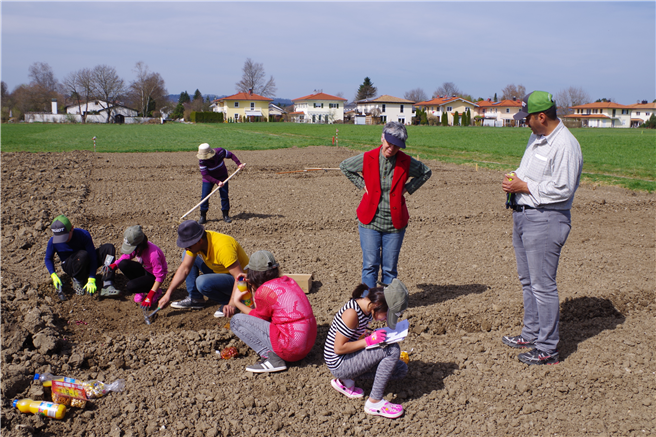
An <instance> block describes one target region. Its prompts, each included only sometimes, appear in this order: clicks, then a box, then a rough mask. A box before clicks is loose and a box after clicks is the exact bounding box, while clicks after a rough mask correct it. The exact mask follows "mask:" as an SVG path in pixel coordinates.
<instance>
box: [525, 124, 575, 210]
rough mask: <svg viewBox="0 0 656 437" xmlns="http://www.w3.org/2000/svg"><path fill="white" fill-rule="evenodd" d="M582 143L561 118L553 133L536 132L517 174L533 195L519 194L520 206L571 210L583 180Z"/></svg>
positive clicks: (529, 141) (530, 140) (527, 147)
mask: <svg viewBox="0 0 656 437" xmlns="http://www.w3.org/2000/svg"><path fill="white" fill-rule="evenodd" d="M582 169H583V155H582V154H581V146H580V145H579V142H578V141H577V140H576V138H574V135H572V134H571V132H570V131H569V129H567V128H566V127H565V125H564V124H563V122H562V121H561V122H560V123H559V124H558V126H556V128H555V129H554V130H553V132H551V133H550V134H549V135H546V136H545V135H536V134H532V135H531V137H530V138H529V140H528V145H527V146H526V151H525V152H524V156H523V157H522V162H521V163H520V164H519V168H518V169H517V170H515V174H516V175H517V177H518V178H519V179H521V180H523V181H524V182H526V184H527V185H528V190H529V191H530V194H521V193H517V194H516V195H515V202H516V203H517V204H518V205H526V206H532V207H534V208H544V209H555V210H569V209H571V208H572V202H574V193H575V192H576V189H577V188H578V187H579V183H580V182H581V171H582Z"/></svg>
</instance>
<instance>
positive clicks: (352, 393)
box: [330, 378, 364, 399]
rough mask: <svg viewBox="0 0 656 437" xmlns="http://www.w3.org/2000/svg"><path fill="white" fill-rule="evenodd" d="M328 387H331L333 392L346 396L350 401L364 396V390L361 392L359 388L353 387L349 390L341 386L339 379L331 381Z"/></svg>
mask: <svg viewBox="0 0 656 437" xmlns="http://www.w3.org/2000/svg"><path fill="white" fill-rule="evenodd" d="M330 385H332V386H333V388H334V389H335V390H337V391H338V392H340V393H341V394H343V395H344V396H346V397H347V398H351V399H357V398H361V397H362V396H364V390H362V389H361V388H359V387H356V386H353V387H351V388H348V387H347V386H345V385H344V384H342V381H340V380H339V379H337V378H335V379H333V380H332V381H330Z"/></svg>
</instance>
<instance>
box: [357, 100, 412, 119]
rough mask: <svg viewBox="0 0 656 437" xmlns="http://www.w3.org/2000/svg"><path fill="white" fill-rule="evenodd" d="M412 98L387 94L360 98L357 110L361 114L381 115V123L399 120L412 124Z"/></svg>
mask: <svg viewBox="0 0 656 437" xmlns="http://www.w3.org/2000/svg"><path fill="white" fill-rule="evenodd" d="M414 103H415V102H413V101H412V100H407V99H402V98H400V97H393V96H388V95H387V94H385V95H382V96H380V97H376V98H375V99H364V100H358V101H357V102H356V104H357V112H358V113H359V114H360V115H365V116H367V115H373V116H374V117H380V122H381V123H387V122H388V121H398V122H399V123H403V124H412V115H413V114H412V105H413V104H414Z"/></svg>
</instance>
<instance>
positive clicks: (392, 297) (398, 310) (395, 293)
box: [383, 278, 409, 329]
mask: <svg viewBox="0 0 656 437" xmlns="http://www.w3.org/2000/svg"><path fill="white" fill-rule="evenodd" d="M383 292H384V293H385V302H387V308H388V310H387V326H389V327H390V328H392V329H396V322H397V321H398V320H399V317H401V314H402V313H403V311H405V310H407V309H408V295H409V293H408V289H407V288H406V286H405V285H404V284H403V282H401V281H399V280H398V279H396V278H394V279H392V283H391V284H390V285H388V286H387V287H385V289H384V290H383Z"/></svg>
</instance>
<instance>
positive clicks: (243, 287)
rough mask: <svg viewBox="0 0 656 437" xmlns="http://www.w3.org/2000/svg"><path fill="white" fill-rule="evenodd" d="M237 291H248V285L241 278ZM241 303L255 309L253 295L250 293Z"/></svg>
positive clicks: (243, 297)
mask: <svg viewBox="0 0 656 437" xmlns="http://www.w3.org/2000/svg"><path fill="white" fill-rule="evenodd" d="M237 289H238V290H239V291H246V290H248V284H247V283H246V281H245V280H244V278H243V277H240V278H239V281H237ZM241 302H242V303H243V304H244V305H246V306H247V307H249V308H253V294H252V293H251V292H250V291H249V292H248V293H246V294H245V295H243V296H242V298H241Z"/></svg>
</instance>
